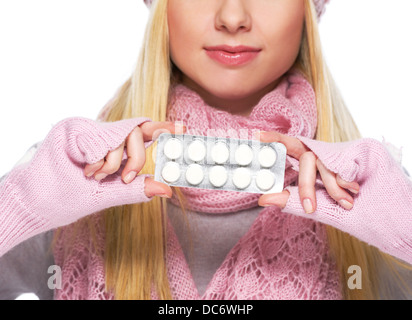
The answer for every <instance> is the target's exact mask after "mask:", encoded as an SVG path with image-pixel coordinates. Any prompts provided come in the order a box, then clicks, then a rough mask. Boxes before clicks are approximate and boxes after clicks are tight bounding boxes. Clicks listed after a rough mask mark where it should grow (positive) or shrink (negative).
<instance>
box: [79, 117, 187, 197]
mask: <svg viewBox="0 0 412 320" xmlns="http://www.w3.org/2000/svg"><path fill="white" fill-rule="evenodd" d="M185 130H186V128H185V127H184V126H183V127H181V126H180V125H178V124H176V125H175V124H174V123H173V122H168V121H164V122H144V123H143V124H141V125H140V126H138V127H136V128H135V129H133V131H132V132H131V133H130V134H129V136H128V137H127V138H126V140H125V141H124V142H123V143H122V144H121V145H120V146H119V147H118V148H117V149H115V150H113V151H111V152H108V154H107V155H106V157H105V158H104V159H101V160H100V161H98V162H96V163H93V164H86V166H85V168H84V175H85V176H86V177H92V176H94V179H96V180H97V181H101V180H103V179H105V178H106V177H108V176H109V175H111V174H114V173H115V172H117V171H118V170H119V169H120V167H121V164H122V161H123V160H125V158H124V150H125V149H126V154H127V162H126V165H125V166H124V168H123V170H122V173H121V177H122V180H123V181H124V183H126V184H129V183H131V182H132V181H133V180H134V179H135V178H136V176H137V175H138V174H139V172H140V171H141V170H142V168H143V166H144V164H145V163H146V146H145V144H146V143H148V142H150V141H155V140H156V139H157V138H158V136H159V135H160V134H161V133H164V132H167V133H184V132H185ZM144 191H145V195H146V196H147V197H148V198H151V197H153V196H161V197H166V198H170V197H171V196H172V189H171V188H170V186H168V185H166V184H164V183H161V182H158V181H155V180H153V179H152V178H150V177H148V178H146V179H145V188H144Z"/></svg>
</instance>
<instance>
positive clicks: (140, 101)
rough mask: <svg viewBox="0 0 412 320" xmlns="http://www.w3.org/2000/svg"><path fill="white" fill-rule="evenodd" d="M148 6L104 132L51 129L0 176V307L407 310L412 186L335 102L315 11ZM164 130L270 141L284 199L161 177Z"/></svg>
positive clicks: (218, 1)
mask: <svg viewBox="0 0 412 320" xmlns="http://www.w3.org/2000/svg"><path fill="white" fill-rule="evenodd" d="M146 2H147V4H148V5H151V12H150V18H149V21H148V26H147V29H146V34H145V39H144V46H143V49H142V52H141V54H140V57H139V63H138V65H137V68H136V70H135V71H134V73H133V75H132V76H131V77H130V79H128V81H127V82H126V83H125V84H124V85H123V86H122V87H121V88H120V90H119V91H118V92H117V94H116V95H115V97H114V98H113V99H112V100H111V101H110V102H109V103H108V104H107V106H106V107H105V108H104V109H103V110H102V112H101V114H100V115H99V117H98V121H93V120H90V119H84V118H69V119H65V120H63V121H61V122H60V123H58V124H57V125H56V126H55V127H53V129H52V130H51V131H50V133H49V134H48V135H47V137H46V138H45V139H44V141H42V142H41V143H40V144H39V145H37V146H36V147H35V152H33V153H34V155H33V157H32V158H31V159H30V160H29V161H27V162H24V163H21V164H19V165H17V166H16V167H15V168H14V169H13V170H12V171H11V172H10V173H9V174H8V175H7V176H6V177H4V178H3V180H2V181H1V185H0V255H2V257H1V258H0V265H1V269H2V273H1V276H0V277H2V278H0V279H1V282H0V285H1V292H2V295H3V298H10V297H13V296H15V295H16V294H17V293H19V292H22V290H29V291H32V292H35V293H37V294H38V295H39V296H40V297H41V298H55V299H152V298H153V299H172V298H173V299H376V298H383V297H388V298H393V297H397V298H398V297H405V296H402V295H401V293H402V292H401V290H402V291H403V289H405V292H407V291H406V289H408V285H407V281H408V279H409V277H408V276H407V275H408V273H407V270H408V268H409V265H410V264H411V263H412V238H411V234H412V232H411V231H412V219H411V217H412V182H411V180H410V179H409V177H408V176H407V175H406V173H405V172H404V170H403V168H402V166H401V165H400V164H399V163H398V162H397V160H396V158H395V157H393V156H392V155H391V153H390V152H389V151H388V148H387V146H386V145H385V144H384V143H381V142H379V141H376V140H373V139H368V138H363V139H362V138H361V137H360V134H359V132H358V130H357V128H356V125H355V123H354V121H353V120H352V118H351V116H350V114H349V112H348V110H347V109H346V108H345V106H344V104H343V102H342V99H340V96H339V93H338V91H337V90H336V88H335V86H334V84H333V80H332V78H331V77H330V74H329V73H328V70H327V67H326V65H325V63H324V61H323V58H322V53H321V50H320V44H319V36H318V31H317V20H318V19H319V17H320V16H321V14H322V13H323V11H324V7H325V3H326V2H327V1H325V0H323V1H322V0H273V1H268V0H254V1H246V0H230V1H229V0H227V1H226V0H225V1H222V0H200V1H187V0H155V1H153V3H152V2H150V1H146ZM176 123H183V126H182V125H180V126H177V125H175V124H176ZM257 130H258V131H261V134H260V135H257V136H256V135H254V133H255V132H256V131H257ZM163 131H169V132H172V133H184V132H186V133H189V134H203V135H205V134H207V133H209V134H210V132H214V133H215V134H216V136H230V137H236V135H239V134H240V132H242V134H245V133H246V136H247V138H249V139H260V140H262V141H265V142H273V141H277V142H282V143H283V144H285V146H286V148H287V152H288V161H287V169H286V175H285V177H286V179H285V190H284V191H283V192H281V193H279V194H270V195H263V196H261V195H256V194H245V193H241V192H227V191H211V190H202V189H190V188H173V189H172V188H170V187H169V186H167V185H165V184H162V183H160V182H156V181H154V180H153V179H152V177H151V176H150V175H151V174H153V172H154V160H153V158H152V157H151V154H152V152H153V150H152V147H151V145H152V143H153V142H154V141H155V140H156V137H157V136H158V134H159V133H160V132H163ZM52 238H53V240H54V241H53V254H51V255H48V249H49V248H50V244H51V242H52V241H51V239H52ZM22 266H25V268H23V267H22ZM48 266H54V267H56V266H57V267H58V270H61V273H59V275H60V276H61V278H59V279H58V280H59V281H58V284H57V283H54V286H48V287H47V283H49V284H50V282H48V281H47V277H50V274H48V275H47V273H46V272H47V270H48ZM354 270H355V271H356V272H358V273H359V274H357V276H360V278H356V281H355V280H353V278H351V276H352V273H353V272H354ZM402 274H404V275H406V278H405V279H406V280H405V279H402V277H401V276H402ZM395 280H396V281H395ZM397 280H399V281H397ZM38 288H40V289H38ZM50 288H51V289H50Z"/></svg>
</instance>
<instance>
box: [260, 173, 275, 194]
mask: <svg viewBox="0 0 412 320" xmlns="http://www.w3.org/2000/svg"><path fill="white" fill-rule="evenodd" d="M274 184H275V175H274V174H273V173H272V172H271V171H269V170H260V171H259V172H258V173H257V175H256V185H257V187H258V188H259V189H260V190H262V191H268V190H270V189H272V187H273V185H274Z"/></svg>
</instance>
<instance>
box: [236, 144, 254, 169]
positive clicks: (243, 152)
mask: <svg viewBox="0 0 412 320" xmlns="http://www.w3.org/2000/svg"><path fill="white" fill-rule="evenodd" d="M252 160H253V150H252V148H251V147H249V146H248V145H247V144H241V145H240V146H239V147H238V148H237V149H236V152H235V161H236V163H237V164H239V165H241V166H248V165H249V164H250V163H251V162H252Z"/></svg>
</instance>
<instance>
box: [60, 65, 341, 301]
mask: <svg viewBox="0 0 412 320" xmlns="http://www.w3.org/2000/svg"><path fill="white" fill-rule="evenodd" d="M172 93H173V94H172V95H171V97H172V99H171V105H170V109H169V112H168V116H167V117H168V119H169V120H172V121H183V122H184V123H185V124H186V125H187V127H188V133H191V134H206V133H210V131H208V129H216V131H215V133H216V135H221V134H224V133H225V132H226V133H227V132H228V131H227V130H228V128H230V129H233V130H234V131H235V132H236V131H238V132H240V130H241V129H243V131H242V132H243V133H245V132H247V134H248V135H249V138H251V136H250V135H251V134H252V132H253V130H254V129H258V130H277V131H279V132H282V133H285V134H288V135H291V136H295V135H300V136H304V137H309V138H312V137H313V136H314V134H315V129H316V122H317V121H316V104H315V95H314V92H313V89H312V88H311V86H310V84H309V83H308V82H307V81H306V80H305V79H304V77H303V76H301V75H300V74H299V73H289V74H287V75H286V76H285V77H284V78H283V79H282V82H281V83H280V84H279V85H278V86H277V88H276V89H274V90H273V91H272V92H270V93H268V94H267V95H265V96H264V97H263V98H262V99H261V101H260V102H259V103H258V104H257V105H256V106H255V108H254V109H253V111H252V113H251V114H250V116H248V117H242V116H235V115H231V114H229V113H228V112H225V111H220V110H217V109H215V108H213V107H211V106H208V105H207V104H206V103H205V102H204V101H203V100H202V99H201V98H200V96H199V95H198V94H196V93H195V92H193V91H192V90H190V89H189V88H187V87H185V86H183V85H177V86H176V87H175V88H172ZM219 129H222V130H223V131H219ZM245 129H247V130H246V131H245ZM233 130H232V133H233ZM295 178H296V171H294V170H291V164H290V163H289V166H288V169H287V173H286V180H285V185H288V184H289V183H291V182H292V181H294V180H295ZM183 192H184V194H185V196H186V198H187V200H188V204H189V206H190V208H191V209H193V210H198V211H201V212H210V213H223V212H231V211H232V212H234V211H238V210H242V209H247V208H251V207H253V206H256V205H257V200H258V197H259V195H255V194H245V193H235V192H216V191H206V190H203V191H202V190H200V189H190V188H186V189H183ZM101 217H102V216H101V215H96V216H95V218H96V223H95V225H96V228H97V229H96V233H97V239H98V242H99V243H100V248H101V250H102V251H101V252H100V253H99V252H95V251H94V250H90V248H92V247H93V246H92V240H91V239H92V238H93V237H92V236H91V234H90V231H89V230H88V228H86V227H85V229H83V230H80V232H78V233H77V234H76V238H75V240H74V244H73V249H72V250H71V252H70V254H69V255H68V256H65V253H64V252H65V247H66V246H67V243H70V241H71V240H70V239H72V237H71V235H72V233H73V228H74V227H73V225H70V226H68V227H65V228H64V230H63V233H62V236H61V237H60V238H59V241H58V242H57V243H56V247H55V251H54V255H55V261H56V263H57V264H58V265H60V266H61V267H62V270H63V279H62V287H63V288H62V289H61V290H56V292H55V298H56V299H113V295H112V294H111V293H109V292H106V291H105V271H104V260H103V259H102V254H101V253H103V252H104V237H105V236H104V234H105V232H104V227H103V226H104V224H103V223H102V220H99V219H101ZM167 235H168V241H167V251H166V263H167V275H168V279H169V283H170V288H171V291H172V294H173V298H174V299H206V300H209V299H340V298H341V293H340V283H339V277H338V274H337V272H336V267H335V263H334V261H333V260H332V259H331V257H330V255H329V249H328V242H327V236H326V232H325V228H324V227H323V225H322V224H320V223H318V222H315V221H312V220H310V219H306V218H301V217H297V216H294V215H289V214H284V213H282V212H281V211H280V209H279V208H277V207H269V208H265V209H262V210H261V212H260V213H259V215H258V217H257V218H256V220H255V221H254V223H253V224H252V226H251V227H250V229H249V230H248V231H247V232H246V234H245V235H244V236H243V237H242V238H241V239H240V240H239V241H238V243H237V244H236V245H235V246H234V247H233V248H232V249H231V250H230V252H229V253H228V255H227V257H226V258H225V260H224V261H223V263H222V264H221V266H220V267H219V268H218V269H217V270H216V272H215V274H214V276H213V278H212V280H211V281H210V283H209V285H208V287H207V289H206V292H205V293H204V294H203V295H202V296H200V295H199V293H198V291H197V289H196V285H195V282H194V279H193V277H192V275H191V271H190V268H189V265H188V263H187V261H186V258H185V255H184V253H183V250H182V248H181V246H180V243H179V240H178V238H177V235H176V234H175V231H174V229H173V227H172V225H171V223H170V221H169V223H168V228H167ZM136 285H138V284H136ZM152 297H153V298H157V295H156V292H152Z"/></svg>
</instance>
